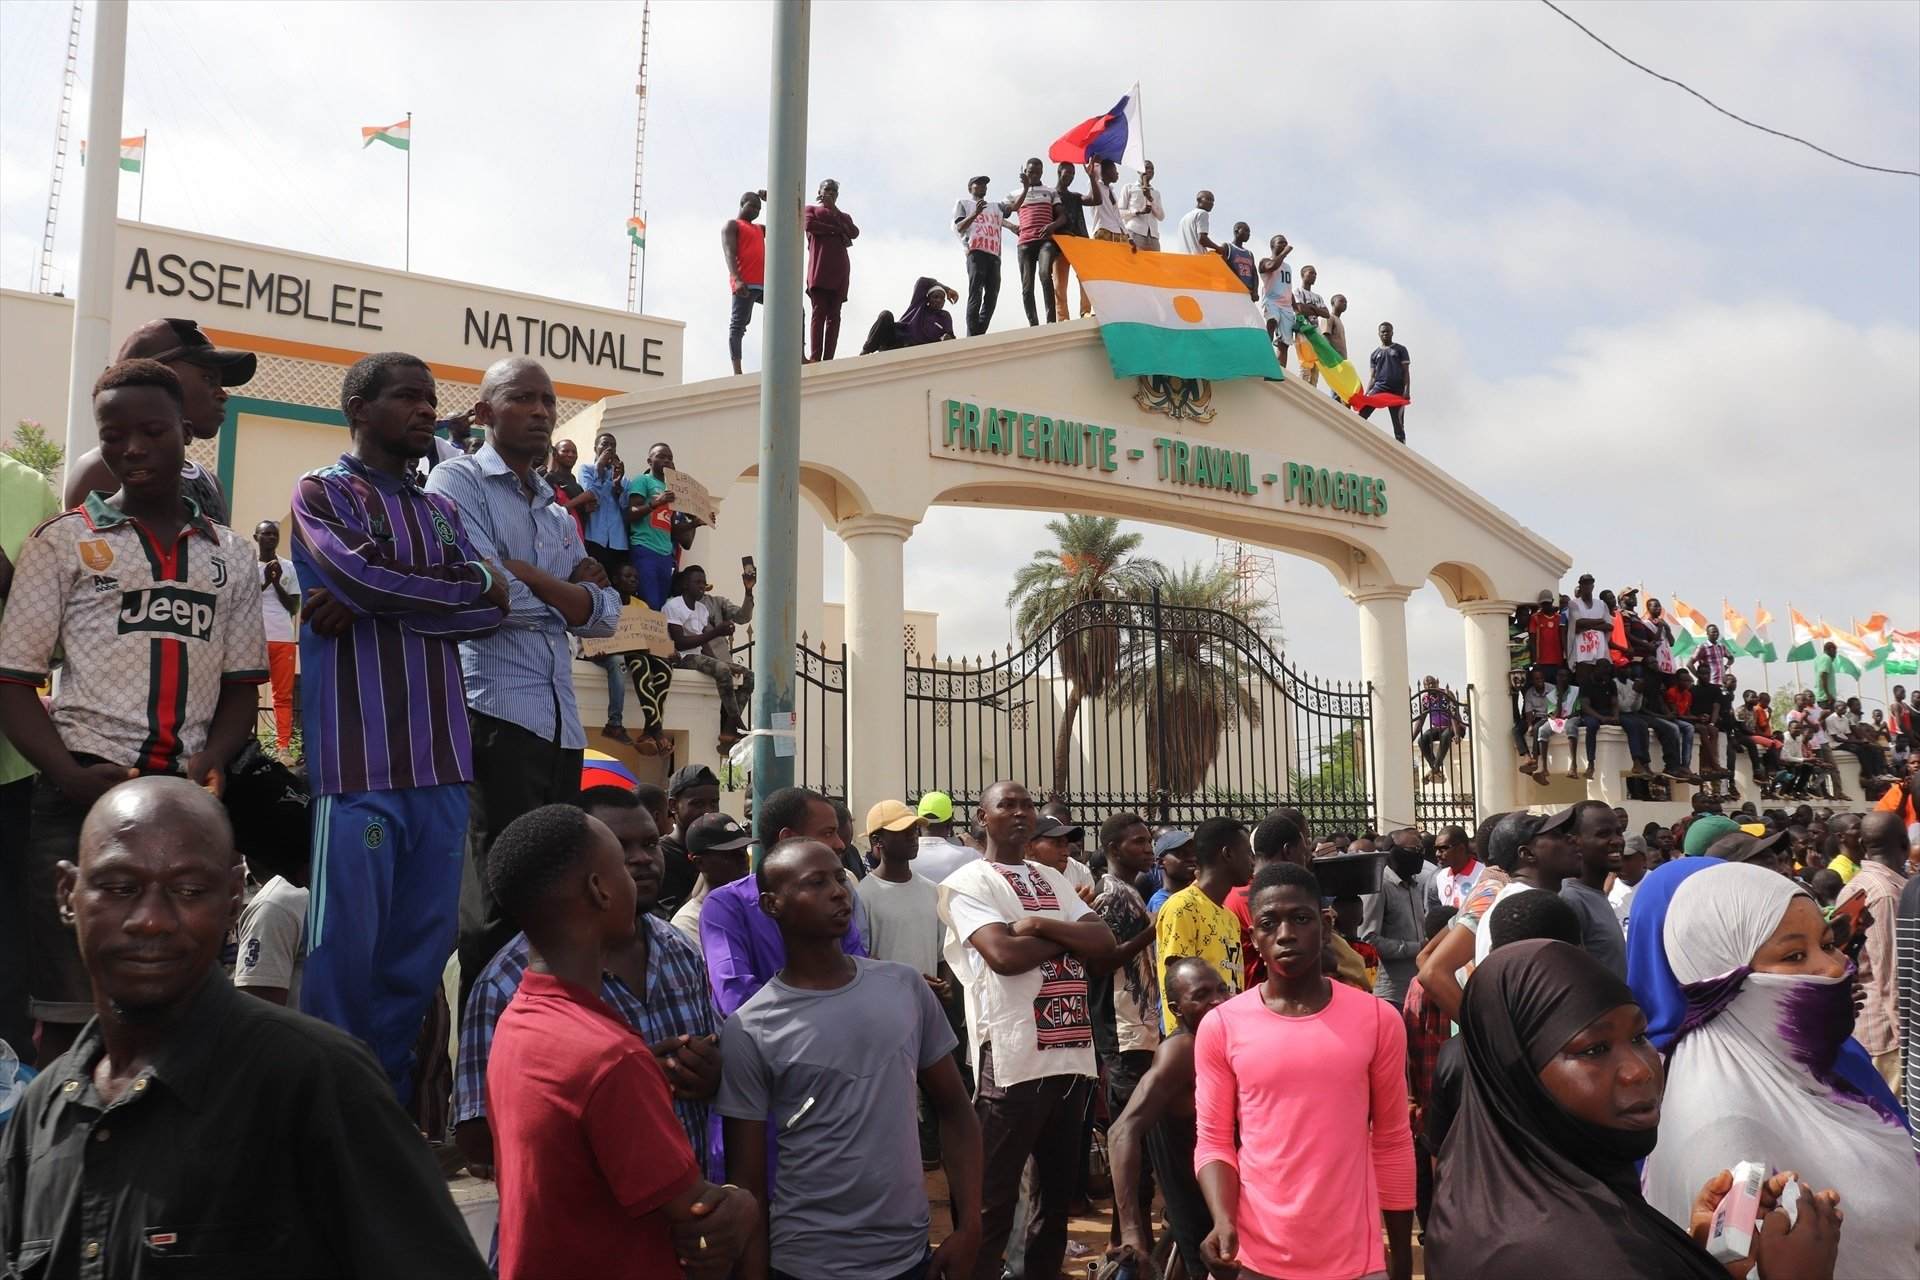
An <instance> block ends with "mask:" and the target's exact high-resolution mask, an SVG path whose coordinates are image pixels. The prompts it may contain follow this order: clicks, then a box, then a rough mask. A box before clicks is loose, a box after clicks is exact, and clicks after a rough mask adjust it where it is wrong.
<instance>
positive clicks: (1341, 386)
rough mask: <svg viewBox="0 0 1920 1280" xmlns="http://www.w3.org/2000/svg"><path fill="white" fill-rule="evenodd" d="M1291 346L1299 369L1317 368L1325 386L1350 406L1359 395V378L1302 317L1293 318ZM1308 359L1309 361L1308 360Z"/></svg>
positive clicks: (1351, 366)
mask: <svg viewBox="0 0 1920 1280" xmlns="http://www.w3.org/2000/svg"><path fill="white" fill-rule="evenodd" d="M1293 332H1294V346H1295V348H1296V349H1297V350H1298V351H1299V353H1300V366H1301V368H1303V369H1304V368H1305V367H1307V366H1308V365H1309V364H1317V365H1319V366H1320V376H1321V377H1323V378H1325V379H1326V380H1327V386H1329V387H1331V388H1332V389H1333V393H1334V394H1335V395H1337V396H1339V397H1340V400H1341V402H1342V403H1343V404H1351V403H1353V398H1354V397H1355V396H1357V395H1359V394H1360V375H1359V374H1358V373H1356V372H1354V368H1353V362H1352V361H1350V360H1348V359H1347V358H1346V357H1345V356H1343V355H1341V354H1340V353H1339V352H1338V351H1336V350H1335V349H1334V346H1333V344H1332V343H1331V342H1328V341H1327V339H1326V335H1325V334H1323V333H1321V332H1320V330H1319V329H1318V328H1317V327H1316V326H1315V325H1314V323H1313V321H1311V320H1309V319H1308V318H1307V317H1305V316H1303V315H1295V316H1294V318H1293ZM1309 357H1311V359H1309Z"/></svg>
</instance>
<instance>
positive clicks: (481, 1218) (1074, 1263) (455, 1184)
mask: <svg viewBox="0 0 1920 1280" xmlns="http://www.w3.org/2000/svg"><path fill="white" fill-rule="evenodd" d="M448 1186H449V1189H450V1190H451V1191H452V1192H453V1200H454V1203H455V1204H457V1205H458V1206H459V1207H460V1213H461V1216H463V1217H464V1218H465V1219H466V1220H467V1226H468V1228H469V1229H470V1230H472V1232H473V1238H474V1241H475V1243H476V1244H478V1245H479V1247H480V1251H481V1252H482V1253H485V1252H486V1251H487V1246H488V1243H489V1241H490V1240H491V1239H492V1236H493V1224H494V1219H495V1217H496V1216H497V1210H498V1205H499V1200H498V1197H497V1195H496V1194H495V1191H494V1186H493V1184H492V1183H491V1182H483V1181H481V1180H480V1179H478V1178H473V1177H469V1176H467V1175H465V1174H462V1175H460V1176H459V1177H457V1178H454V1179H453V1180H452V1181H451V1182H450V1183H449V1184H448ZM927 1200H928V1202H929V1203H930V1204H931V1205H932V1206H933V1231H932V1236H933V1243H935V1244H939V1243H940V1242H941V1241H942V1240H945V1239H946V1238H947V1235H948V1234H949V1233H950V1232H951V1231H952V1230H953V1218H952V1210H951V1206H950V1205H949V1203H948V1199H947V1175H946V1174H945V1173H944V1172H942V1171H940V1170H938V1169H936V1170H934V1171H933V1172H931V1173H929V1174H928V1175H927ZM1109 1209H1110V1206H1109V1204H1108V1202H1107V1201H1105V1200H1096V1201H1094V1202H1093V1212H1092V1213H1091V1214H1088V1215H1085V1216H1080V1217H1075V1218H1074V1219H1073V1220H1072V1221H1071V1222H1070V1223H1069V1224H1068V1228H1067V1229H1068V1232H1069V1235H1070V1238H1071V1239H1072V1240H1074V1241H1075V1242H1077V1243H1079V1244H1081V1245H1083V1246H1085V1247H1086V1249H1087V1250H1088V1252H1087V1253H1084V1254H1081V1255H1080V1256H1079V1257H1077V1258H1070V1259H1069V1260H1068V1262H1067V1265H1066V1266H1065V1267H1063V1268H1062V1269H1061V1276H1062V1277H1063V1278H1064V1280H1086V1277H1088V1276H1089V1275H1091V1274H1092V1270H1091V1265H1090V1264H1096V1263H1098V1261H1099V1259H1100V1257H1101V1255H1102V1254H1103V1253H1104V1252H1105V1251H1106V1248H1107V1233H1108V1223H1109V1222H1111V1221H1112V1219H1111V1218H1110V1217H1109V1216H1108V1213H1109ZM1158 1214H1159V1210H1158V1208H1157V1207H1156V1209H1155V1218H1156V1221H1157V1220H1158ZM1416 1235H1417V1233H1416ZM1413 1273H1414V1275H1415V1277H1421V1276H1424V1275H1425V1260H1424V1258H1423V1257H1422V1256H1421V1250H1420V1246H1419V1244H1418V1243H1417V1242H1416V1243H1415V1245H1414V1252H1413Z"/></svg>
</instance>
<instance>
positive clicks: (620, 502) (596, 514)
mask: <svg viewBox="0 0 1920 1280" xmlns="http://www.w3.org/2000/svg"><path fill="white" fill-rule="evenodd" d="M574 478H575V479H577V480H579V482H580V487H581V488H582V489H585V490H586V491H587V492H588V493H590V494H592V495H593V496H594V497H596V498H598V499H599V500H600V505H599V506H597V507H595V508H594V509H593V510H592V511H590V512H588V513H587V519H586V526H587V541H588V542H597V543H599V544H600V545H601V546H603V547H611V548H613V549H614V550H615V551H622V552H624V551H625V550H626V549H627V520H626V517H625V516H624V515H622V514H621V512H622V511H624V510H625V508H626V505H627V481H626V478H625V477H624V476H622V477H618V478H616V477H615V476H614V474H613V468H611V467H609V468H607V472H606V474H605V475H602V474H601V473H600V468H599V467H597V466H595V465H594V464H593V463H591V462H588V463H585V464H583V465H582V466H580V467H579V468H578V469H577V470H575V472H574Z"/></svg>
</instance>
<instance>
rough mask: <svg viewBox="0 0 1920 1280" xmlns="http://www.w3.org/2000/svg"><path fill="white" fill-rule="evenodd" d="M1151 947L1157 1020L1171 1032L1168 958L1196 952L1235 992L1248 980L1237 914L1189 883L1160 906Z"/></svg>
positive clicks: (1172, 1024)
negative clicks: (1156, 977) (1154, 959)
mask: <svg viewBox="0 0 1920 1280" xmlns="http://www.w3.org/2000/svg"><path fill="white" fill-rule="evenodd" d="M1154 942H1155V946H1154V950H1155V951H1156V952H1158V954H1159V966H1160V1024H1161V1029H1162V1030H1163V1031H1164V1032H1165V1033H1166V1034H1167V1035H1172V1034H1173V1032H1174V1029H1175V1027H1176V1025H1177V1024H1176V1021H1175V1019H1174V1016H1173V1002H1172V1001H1171V1000H1169V999H1167V961H1168V960H1169V959H1178V958H1180V957H1182V956H1198V957H1200V958H1201V959H1202V960H1205V961H1206V962H1207V963H1208V964H1211V965H1212V966H1213V967H1214V968H1215V969H1217V970H1219V971H1220V976H1221V977H1222V978H1225V979H1226V982H1227V986H1228V987H1229V988H1230V989H1231V990H1233V991H1235V992H1238V991H1239V990H1241V989H1242V988H1243V987H1245V986H1246V984H1247V968H1246V961H1245V959H1244V958H1243V957H1242V956H1241V954H1240V917H1238V916H1236V915H1234V914H1233V912H1231V911H1229V910H1227V909H1226V908H1225V907H1223V906H1221V905H1220V904H1219V903H1217V902H1215V901H1214V900H1213V899H1212V898H1209V897H1208V896H1207V895H1206V894H1205V893H1203V892H1202V891H1201V889H1200V886H1199V885H1198V884H1190V885H1188V886H1187V887H1186V888H1184V889H1182V890H1180V892H1178V893H1176V894H1174V895H1173V896H1172V897H1171V898H1168V899H1167V900H1166V901H1165V902H1164V903H1162V904H1161V906H1160V915H1159V919H1158V922H1157V924H1156V925H1155V928H1154Z"/></svg>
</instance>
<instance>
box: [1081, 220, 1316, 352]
mask: <svg viewBox="0 0 1920 1280" xmlns="http://www.w3.org/2000/svg"><path fill="white" fill-rule="evenodd" d="M1058 244H1059V247H1060V251H1061V252H1062V253H1064V254H1065V255H1066V258H1067V261H1068V262H1069V263H1071V264H1072V266H1073V270H1074V273H1075V274H1076V275H1078V276H1079V277H1080V284H1081V286H1082V287H1083V288H1085V289H1086V291H1087V297H1088V298H1089V299H1090V300H1091V301H1092V302H1093V310H1094V313H1095V314H1096V315H1097V316H1099V318H1100V338H1101V341H1103V342H1104V343H1105V344H1106V347H1107V362H1108V363H1109V364H1110V365H1112V366H1113V376H1114V377H1116V378H1133V377H1138V376H1140V375H1142V374H1146V375H1149V376H1152V375H1165V376H1168V377H1174V378H1215V379H1219V378H1270V379H1273V380H1274V381H1279V379H1280V378H1282V377H1283V376H1285V375H1283V374H1282V373H1281V371H1280V360H1279V358H1278V357H1277V356H1275V355H1274V353H1273V343H1272V342H1271V341H1269V340H1268V338H1267V327H1266V322H1265V321H1264V320H1262V319H1261V316H1260V312H1259V310H1258V309H1257V308H1255V306H1254V305H1253V299H1252V298H1249V297H1248V296H1247V287H1246V285H1244V284H1242V283H1241V282H1240V278H1239V277H1238V276H1236V275H1234V274H1233V272H1232V271H1230V270H1228V268H1227V264H1226V263H1225V262H1222V261H1221V260H1220V259H1219V258H1218V257H1216V256H1215V255H1213V254H1211V253H1206V254H1192V253H1137V252H1135V251H1134V248H1133V246H1132V245H1129V244H1125V243H1122V242H1119V241H1107V240H1087V239H1083V238H1081V237H1079V236H1062V237H1061V238H1060V240H1059V241H1058Z"/></svg>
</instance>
